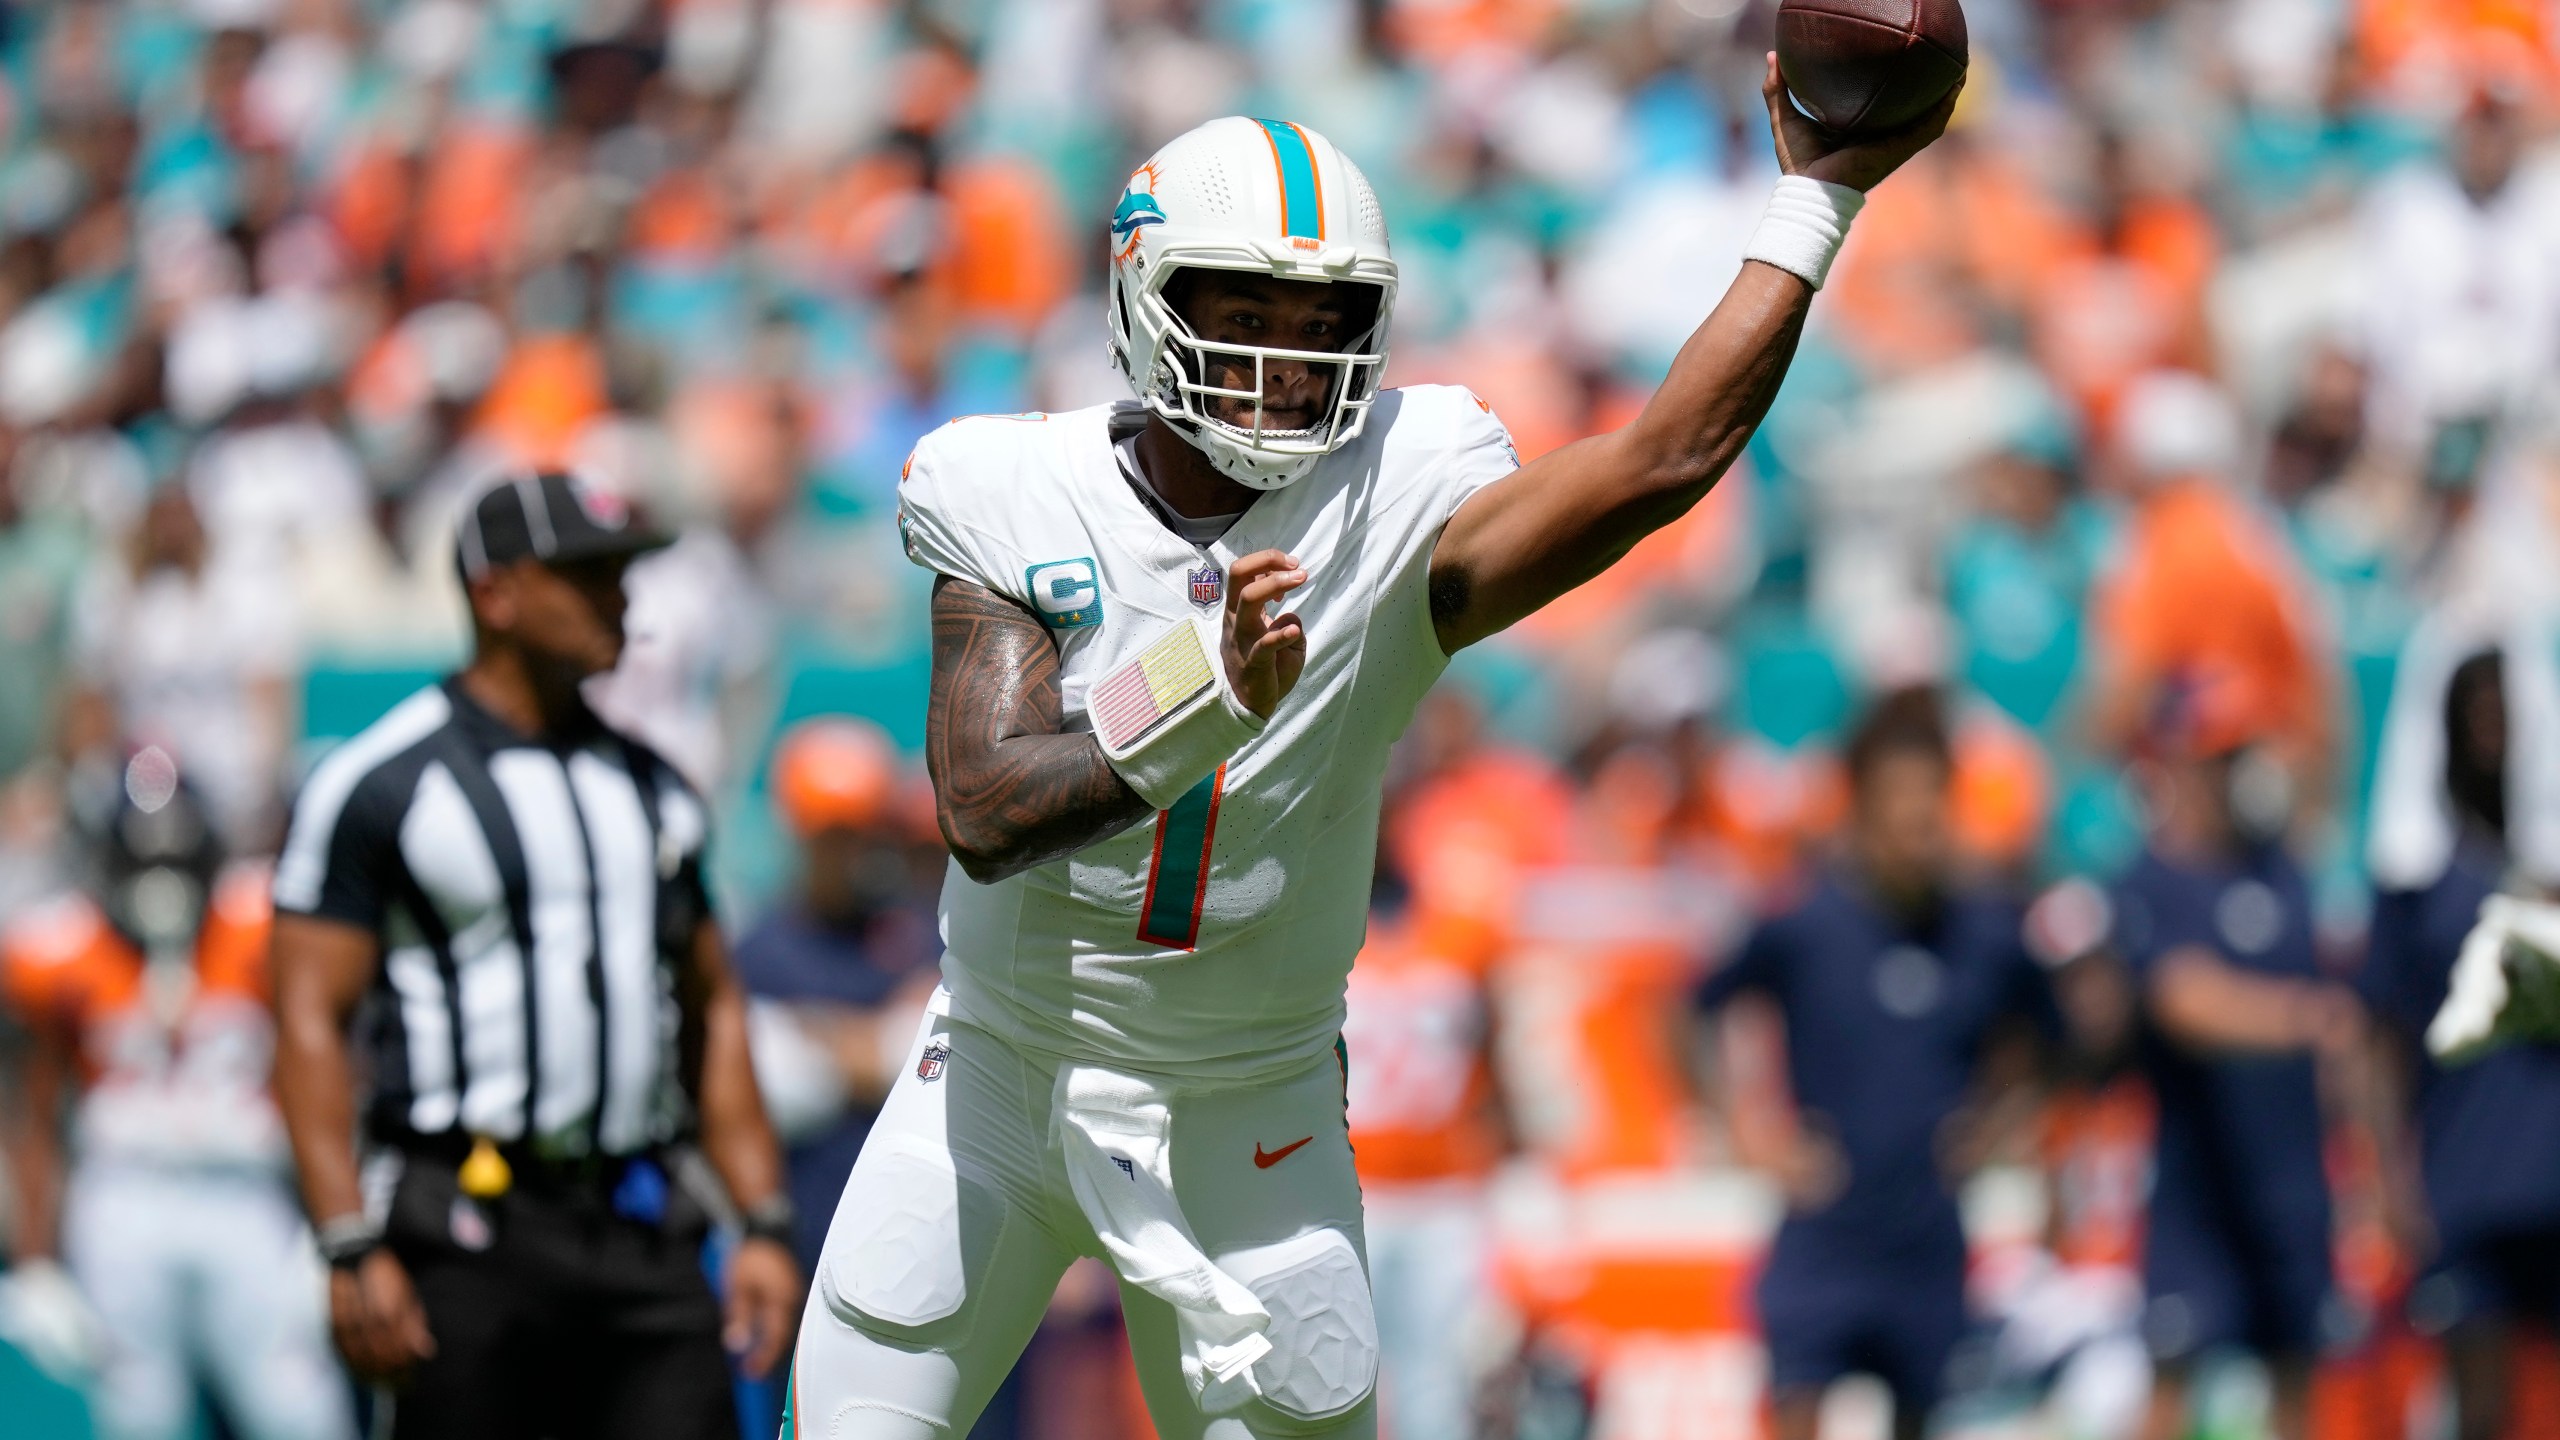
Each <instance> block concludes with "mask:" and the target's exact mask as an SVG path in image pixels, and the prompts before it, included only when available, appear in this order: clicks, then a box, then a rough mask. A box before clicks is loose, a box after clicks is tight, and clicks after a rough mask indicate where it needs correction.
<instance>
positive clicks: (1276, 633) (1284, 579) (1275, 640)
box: [1218, 550, 1307, 720]
mask: <svg viewBox="0 0 2560 1440" xmlns="http://www.w3.org/2000/svg"><path fill="white" fill-rule="evenodd" d="M1306 583H1307V572H1306V570H1305V569H1304V568H1302V567H1301V566H1300V565H1299V564H1298V562H1297V560H1296V558H1295V557H1293V556H1290V555H1286V554H1283V553H1282V552H1280V551H1278V550H1256V551H1255V552H1253V553H1252V554H1250V555H1247V556H1245V557H1244V558H1243V559H1241V560H1238V561H1237V562H1236V563H1235V565H1234V566H1233V567H1232V568H1231V569H1229V570H1228V571H1227V615H1226V623H1225V625H1224V626H1223V627H1221V630H1222V633H1221V637H1220V640H1219V644H1218V651H1219V654H1220V656H1221V658H1223V659H1224V660H1225V661H1226V665H1227V683H1228V684H1230V685H1232V686H1234V687H1235V692H1236V698H1237V699H1239V700H1242V701H1243V702H1244V708H1246V709H1247V710H1250V711H1252V712H1253V713H1254V714H1256V715H1259V716H1261V717H1262V718H1263V719H1265V720H1268V719H1270V718H1271V712H1272V711H1274V710H1276V709H1278V708H1280V701H1281V700H1282V699H1283V698H1284V697H1286V696H1287V695H1288V693H1289V692H1290V690H1291V689H1293V688H1295V687H1296V685H1297V683H1298V672H1299V671H1301V670H1304V669H1306V668H1307V629H1306V625H1305V623H1304V622H1302V621H1300V620H1299V618H1298V614H1297V612H1296V611H1294V610H1289V611H1283V612H1281V613H1280V614H1278V615H1267V614H1266V613H1265V612H1266V611H1267V610H1268V609H1269V607H1270V606H1271V604H1272V603H1273V602H1274V601H1276V600H1278V599H1279V598H1280V597H1281V596H1283V595H1286V594H1288V593H1289V592H1290V591H1292V590H1295V589H1297V588H1298V587H1299V586H1301V585H1304V584H1306Z"/></svg>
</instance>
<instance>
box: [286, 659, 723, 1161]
mask: <svg viewBox="0 0 2560 1440" xmlns="http://www.w3.org/2000/svg"><path fill="white" fill-rule="evenodd" d="M590 718H591V717H590ZM707 828H708V816H707V812H706V811H705V809H704V807H703V804H702V802H701V800H700V799H699V798H698V797H697V796H696V795H695V794H694V793H693V791H692V789H691V788H690V787H689V786H687V785H686V784H685V782H684V781H683V779H682V778H681V777H679V776H678V775H677V774H676V773H675V770H674V769H673V768H672V767H671V766H669V765H668V764H666V762H665V761H663V760H661V759H660V758H659V757H658V756H657V755H656V754H654V753H653V752H651V751H650V750H649V749H648V748H647V747H646V746H644V745H642V744H640V743H639V742H638V741H635V740H630V739H626V738H624V737H623V736H621V735H618V734H616V733H614V732H613V731H611V730H609V729H607V728H605V727H604V725H603V724H602V723H601V722H594V723H590V724H582V725H581V726H580V727H579V729H578V732H577V733H576V735H575V736H574V737H572V738H552V737H546V738H544V739H540V740H537V739H534V738H532V737H529V736H526V735H523V734H521V733H519V732H517V731H516V730H515V729H513V728H512V727H511V726H509V725H508V724H507V723H506V722H505V721H503V720H500V719H499V718H498V717H497V716H495V715H493V714H491V713H490V712H489V711H488V710H486V709H484V708H482V707H481V706H480V705H479V704H478V703H476V702H474V701H473V700H472V699H471V698H470V696H469V695H468V694H466V693H465V692H464V691H463V689H462V687H461V686H460V685H459V684H458V683H456V682H455V681H452V680H447V681H445V682H444V683H442V684H440V685H437V686H434V687H431V688H429V689H426V690H422V691H420V692H418V693H417V694H415V695H413V696H411V697H409V698H408V699H407V700H405V701H402V702H401V703H400V704H399V705H398V706H397V707H395V708H394V709H393V710H392V711H391V713H389V714H388V715H385V716H384V717H383V718H382V719H381V720H379V721H377V722H375V723H374V725H373V726H372V727H371V728H370V729H368V730H366V731H365V732H364V733H362V734H360V735H358V736H356V737H355V738H354V739H352V740H350V741H348V742H347V743H346V744H344V745H343V746H340V747H339V748H338V749H336V750H334V751H332V752H330V754H329V755H328V756H327V757H326V758H324V759H323V760H322V761H321V762H320V764H319V765H318V766H317V767H316V768H315V769H314V770H313V772H312V774H311V778H310V780H309V782H308V783H306V784H305V785H304V787H303V791H302V795H301V798H300V799H299V800H298V801H297V802H296V804H295V806H294V814H293V824H292V829H291V831H290V832H289V833H288V835H287V836H286V840H285V847H284V853H283V855H282V856H281V857H280V858H279V859H278V860H277V862H276V876H275V903H276V908H277V909H278V910H280V911H285V912H290V913H295V914H303V915H313V916H320V917H323V918H326V919H331V920H338V921H344V922H346V923H349V924H353V925H359V926H362V927H364V928H365V929H367V930H370V931H372V932H373V933H374V934H375V935H376V936H378V937H379V938H380V940H381V942H382V947H383V955H382V965H381V968H380V972H379V975H378V977H377V979H376V980H375V982H374V991H373V994H372V996H371V1003H370V1004H369V1005H368V1007H367V1017H366V1019H365V1020H364V1022H363V1023H364V1024H365V1025H366V1027H367V1028H368V1030H369V1032H370V1040H371V1044H372V1051H373V1057H374V1059H373V1096H372V1101H371V1103H370V1105H369V1107H368V1109H367V1124H368V1129H369V1131H370V1132H371V1133H372V1135H373V1136H374V1138H375V1139H377V1140H379V1141H384V1142H387V1143H393V1144H398V1143H401V1142H402V1141H404V1140H412V1139H416V1138H418V1137H427V1136H448V1135H455V1134H470V1135H485V1136H488V1137H489V1138H491V1139H495V1140H500V1141H526V1142H530V1143H531V1144H533V1145H534V1146H535V1147H536V1148H538V1149H540V1150H542V1151H543V1152H545V1153H552V1154H582V1153H592V1152H594V1151H597V1150H601V1151H603V1152H605V1153H608V1154H616V1155H621V1154H630V1153H633V1152H635V1151H639V1150H642V1149H645V1148H647V1147H649V1146H651V1145H653V1144H657V1143H660V1142H663V1141H666V1140H669V1139H672V1138H674V1137H675V1136H676V1135H677V1133H678V1132H679V1131H680V1130H681V1129H682V1128H683V1126H684V1122H685V1116H686V1109H685V1100H684V1089H683V1087H682V1085H681V1084H679V1083H678V1075H677V1063H676V1053H677V1045H678V1038H677V1037H678V1029H679V1010H678V1007H677V1004H676V999H675V977H676V973H677V971H676V966H677V965H678V964H679V963H680V960H681V957H682V956H683V955H684V954H685V952H686V951H687V949H688V948H689V947H690V946H691V945H692V944H693V940H694V933H695V930H696V929H697V928H698V927H699V926H700V925H701V923H702V922H703V921H704V920H705V919H707V918H708V917H709V915H710V905H709V901H708V898H707V897H706V895H705V892H704V888H703V882H702V866H701V856H702V847H703V841H704V839H705V835H706V831H707Z"/></svg>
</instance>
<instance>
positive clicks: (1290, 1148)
mask: <svg viewBox="0 0 2560 1440" xmlns="http://www.w3.org/2000/svg"><path fill="white" fill-rule="evenodd" d="M1314 1138H1316V1137H1314V1136H1313V1135H1310V1136H1308V1137H1306V1140H1292V1141H1290V1142H1289V1143H1288V1144H1286V1145H1283V1146H1281V1147H1280V1148H1279V1149H1277V1150H1273V1151H1271V1152H1269V1153H1268V1154H1266V1153H1264V1151H1263V1148H1262V1142H1261V1141H1259V1140H1256V1141H1254V1142H1253V1168H1254V1169H1256V1170H1268V1169H1270V1168H1271V1167H1272V1166H1274V1165H1277V1164H1279V1163H1280V1162H1281V1161H1283V1160H1286V1159H1288V1158H1289V1157H1290V1156H1292V1155H1294V1154H1296V1153H1297V1152H1298V1147H1299V1146H1301V1145H1304V1144H1306V1143H1307V1140H1313V1139H1314Z"/></svg>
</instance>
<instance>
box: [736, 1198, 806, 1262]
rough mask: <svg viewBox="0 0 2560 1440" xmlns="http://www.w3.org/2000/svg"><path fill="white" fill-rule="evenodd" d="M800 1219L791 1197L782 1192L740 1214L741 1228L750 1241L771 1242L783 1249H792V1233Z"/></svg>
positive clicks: (750, 1206) (764, 1199)
mask: <svg viewBox="0 0 2560 1440" xmlns="http://www.w3.org/2000/svg"><path fill="white" fill-rule="evenodd" d="M799 1218H800V1212H799V1209H798V1207H796V1206H794V1205H793V1204H792V1203H791V1197H790V1196H789V1195H787V1194H785V1193H783V1192H782V1191H780V1190H776V1191H775V1192H773V1193H772V1194H770V1195H767V1196H766V1197H764V1198H763V1199H761V1200H759V1201H757V1202H756V1203H754V1204H753V1205H749V1206H747V1207H746V1208H745V1209H744V1210H741V1211H740V1212H738V1222H739V1228H740V1229H741V1230H743V1231H744V1232H745V1234H746V1238H747V1239H749V1240H770V1241H772V1242H773V1243H775V1244H776V1245H779V1246H781V1247H782V1248H783V1249H785V1250H788V1249H790V1248H792V1246H791V1240H792V1231H793V1229H794V1228H795V1227H796V1225H797V1223H798V1221H799Z"/></svg>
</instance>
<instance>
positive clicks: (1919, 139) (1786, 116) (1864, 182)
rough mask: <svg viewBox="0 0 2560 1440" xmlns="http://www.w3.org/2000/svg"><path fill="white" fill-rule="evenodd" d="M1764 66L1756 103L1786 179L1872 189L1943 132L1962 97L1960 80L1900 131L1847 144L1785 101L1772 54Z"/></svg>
mask: <svg viewBox="0 0 2560 1440" xmlns="http://www.w3.org/2000/svg"><path fill="white" fill-rule="evenodd" d="M1766 64H1767V69H1766V70H1765V71H1764V72H1763V73H1762V74H1761V77H1760V98H1761V99H1763V100H1765V101H1767V102H1769V136H1770V138H1771V139H1773V140H1775V141H1777V142H1778V168H1779V169H1780V170H1783V171H1785V172H1786V173H1787V174H1789V175H1809V176H1811V177H1813V178H1814V179H1816V180H1828V181H1830V182H1831V183H1832V184H1834V185H1846V186H1848V187H1849V188H1850V189H1852V190H1872V189H1874V188H1875V187H1876V185H1877V183H1878V182H1880V181H1882V180H1883V179H1884V177H1886V176H1887V175H1890V174H1892V173H1893V172H1894V171H1895V170H1897V169H1899V168H1901V165H1902V162H1903V161H1905V160H1908V159H1910V158H1911V157H1912V156H1914V155H1917V154H1919V153H1920V152H1921V151H1923V150H1925V149H1927V148H1928V147H1929V142H1930V141H1932V140H1935V139H1937V138H1938V137H1939V136H1941V135H1944V134H1945V133H1947V117H1948V116H1951V115H1953V114H1955V113H1956V97H1957V96H1959V95H1962V94H1963V93H1964V81H1962V80H1961V79H1960V80H1958V81H1956V85H1955V88H1954V89H1952V90H1949V91H1948V92H1947V98H1946V99H1944V100H1941V101H1939V102H1938V103H1937V104H1936V105H1934V106H1931V107H1930V108H1929V109H1928V110H1927V111H1926V112H1925V113H1923V114H1922V115H1921V116H1920V118H1919V119H1917V120H1914V121H1912V122H1911V123H1910V124H1908V125H1905V126H1903V127H1902V128H1901V129H1899V130H1889V131H1886V132H1885V133H1884V134H1881V135H1869V136H1865V137H1863V138H1860V139H1855V140H1852V139H1850V138H1848V137H1846V136H1842V135H1836V134H1833V133H1832V132H1831V131H1829V130H1825V129H1824V128H1822V127H1821V126H1819V125H1817V124H1815V123H1813V121H1812V120H1811V119H1810V118H1809V117H1807V116H1806V115H1805V113H1804V112H1803V111H1801V110H1798V109H1797V108H1796V107H1795V103H1794V102H1793V101H1791V100H1789V99H1788V98H1787V82H1786V81H1784V80H1781V79H1779V78H1778V52H1777V51H1775V50H1772V51H1770V52H1769V55H1768V60H1767V62H1766Z"/></svg>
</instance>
